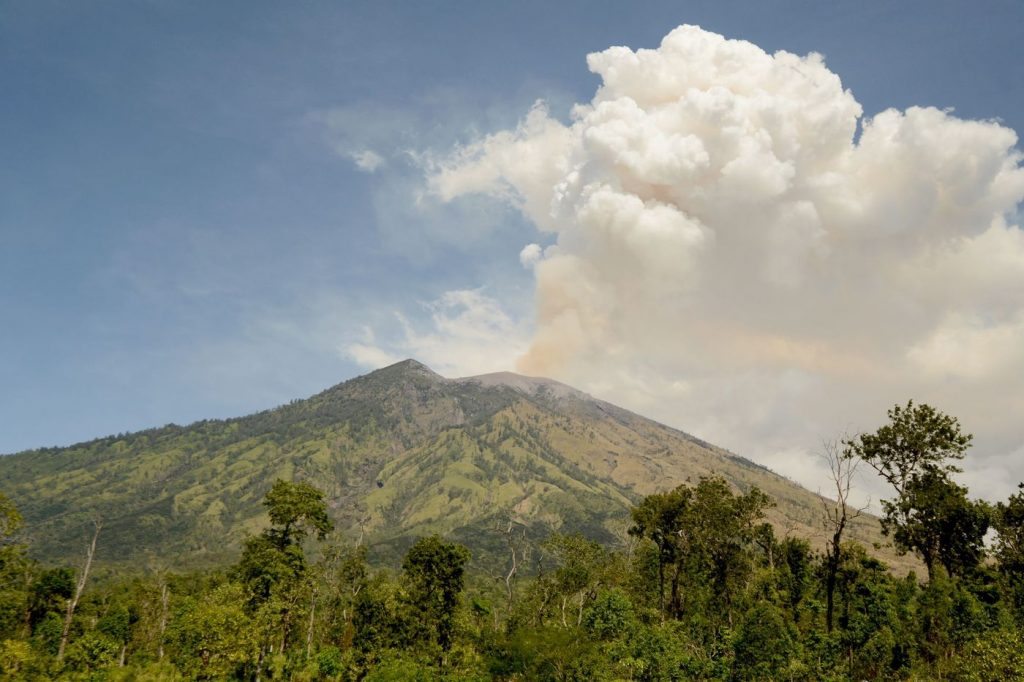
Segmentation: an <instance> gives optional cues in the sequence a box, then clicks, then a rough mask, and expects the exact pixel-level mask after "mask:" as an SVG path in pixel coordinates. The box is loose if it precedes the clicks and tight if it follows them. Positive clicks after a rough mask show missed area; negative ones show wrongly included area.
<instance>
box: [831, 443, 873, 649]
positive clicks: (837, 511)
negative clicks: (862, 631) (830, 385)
mask: <svg viewBox="0 0 1024 682" xmlns="http://www.w3.org/2000/svg"><path fill="white" fill-rule="evenodd" d="M823 457H824V458H825V462H826V464H828V469H829V474H830V475H831V477H832V483H833V485H834V486H835V488H834V489H833V491H834V493H835V496H836V497H835V500H828V499H825V498H824V497H823V498H822V500H821V502H822V505H823V507H824V521H825V530H826V532H827V533H828V544H827V545H826V546H825V623H826V627H827V630H828V632H832V623H833V620H834V614H835V594H836V575H837V574H838V572H839V565H840V564H841V563H842V558H843V557H842V554H843V534H844V533H845V532H846V528H847V526H848V525H849V523H850V522H851V521H853V520H854V519H856V518H857V517H858V516H860V515H861V512H862V511H863V510H862V509H851V508H850V506H849V499H850V490H851V488H852V486H853V477H854V475H855V474H856V473H857V464H858V462H860V461H861V460H859V459H857V458H856V457H855V456H854V455H853V452H852V451H851V449H850V448H849V447H846V448H845V449H844V448H842V447H841V446H840V444H839V443H837V442H836V441H829V442H826V443H825V444H824V452H823Z"/></svg>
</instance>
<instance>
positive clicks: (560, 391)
mask: <svg viewBox="0 0 1024 682" xmlns="http://www.w3.org/2000/svg"><path fill="white" fill-rule="evenodd" d="M453 381H456V382H458V383H474V384H479V385H481V386H485V387H491V386H507V387H508V388H513V389H515V390H517V391H519V392H520V393H525V394H527V395H532V396H537V395H541V394H544V395H548V396H550V397H553V398H567V397H570V396H571V397H574V398H580V399H584V400H592V398H591V397H590V396H589V395H587V394H586V393H584V392H583V391H580V390H578V389H575V388H573V387H572V386H568V385H566V384H563V383H561V382H560V381H555V380H554V379H547V378H544V377H530V376H525V375H522V374H516V373H514V372H492V373H490V374H480V375H477V376H471V377H461V378H459V379H454V380H453Z"/></svg>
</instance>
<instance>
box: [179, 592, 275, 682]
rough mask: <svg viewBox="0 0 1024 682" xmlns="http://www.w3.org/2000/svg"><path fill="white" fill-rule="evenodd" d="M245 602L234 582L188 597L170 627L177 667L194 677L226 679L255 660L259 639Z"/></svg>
mask: <svg viewBox="0 0 1024 682" xmlns="http://www.w3.org/2000/svg"><path fill="white" fill-rule="evenodd" d="M244 604H245V600H244V598H243V593H242V588H241V586H239V585H236V584H233V583H227V584H224V585H221V586H220V587H218V588H216V589H214V590H212V591H211V592H209V593H208V594H205V595H203V598H202V599H187V600H185V601H184V603H183V605H182V607H181V610H180V612H179V613H178V614H177V615H176V616H175V618H174V619H173V620H172V621H171V625H170V627H169V628H168V635H169V636H168V639H169V642H170V648H171V650H172V659H173V660H174V663H175V665H176V666H177V668H178V669H179V670H181V671H182V672H183V673H184V674H185V675H187V676H188V677H190V678H192V679H227V678H231V677H234V676H236V675H237V674H238V673H239V671H240V670H242V669H243V668H244V667H245V666H247V665H252V664H254V663H255V662H256V660H257V658H258V653H259V643H258V641H257V639H256V637H254V632H253V624H252V621H251V619H250V617H249V614H248V613H246V611H245V608H244Z"/></svg>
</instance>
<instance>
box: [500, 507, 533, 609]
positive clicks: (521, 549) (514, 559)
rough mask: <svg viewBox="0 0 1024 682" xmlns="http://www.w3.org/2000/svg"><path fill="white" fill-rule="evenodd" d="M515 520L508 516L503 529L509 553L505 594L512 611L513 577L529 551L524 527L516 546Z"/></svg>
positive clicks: (516, 574) (513, 596)
mask: <svg viewBox="0 0 1024 682" xmlns="http://www.w3.org/2000/svg"><path fill="white" fill-rule="evenodd" d="M515 525H516V524H515V521H513V520H512V518H511V517H510V518H509V520H508V527H507V528H506V529H505V530H504V534H505V537H506V539H507V540H508V548H509V552H510V553H511V555H512V556H511V563H510V565H509V569H508V573H506V574H505V580H504V582H505V595H506V597H507V599H508V612H509V613H510V614H511V613H512V606H513V604H514V601H515V594H514V584H515V579H516V577H517V576H518V574H519V565H520V563H521V562H523V561H526V560H527V558H528V557H527V554H528V553H529V545H527V543H526V528H525V527H524V528H523V529H522V532H521V533H520V534H519V537H518V539H519V541H520V542H521V543H522V544H521V546H517V543H516V539H517V537H516V532H515V531H516V529H515Z"/></svg>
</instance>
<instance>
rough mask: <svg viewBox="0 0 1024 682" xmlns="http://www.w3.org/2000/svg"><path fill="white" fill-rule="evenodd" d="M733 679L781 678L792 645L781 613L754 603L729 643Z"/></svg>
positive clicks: (764, 604)
mask: <svg viewBox="0 0 1024 682" xmlns="http://www.w3.org/2000/svg"><path fill="white" fill-rule="evenodd" d="M733 649H734V651H735V657H734V658H733V666H732V675H731V679H733V680H773V679H784V678H783V677H782V675H781V673H782V671H783V669H784V668H785V667H786V666H787V665H788V664H789V660H790V658H791V657H792V656H793V653H794V650H795V644H794V642H793V637H792V635H791V633H790V630H789V626H788V625H787V623H786V620H785V618H784V617H783V615H782V613H781V612H780V611H779V609H777V608H776V607H775V606H773V605H772V604H770V603H767V602H760V603H758V604H755V605H754V606H753V607H752V608H751V609H750V611H748V612H747V614H746V615H745V616H744V618H743V621H742V622H741V623H740V626H739V629H738V630H737V632H736V638H735V642H734V643H733Z"/></svg>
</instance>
